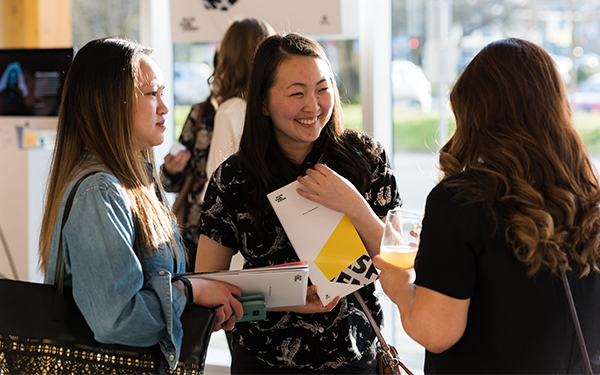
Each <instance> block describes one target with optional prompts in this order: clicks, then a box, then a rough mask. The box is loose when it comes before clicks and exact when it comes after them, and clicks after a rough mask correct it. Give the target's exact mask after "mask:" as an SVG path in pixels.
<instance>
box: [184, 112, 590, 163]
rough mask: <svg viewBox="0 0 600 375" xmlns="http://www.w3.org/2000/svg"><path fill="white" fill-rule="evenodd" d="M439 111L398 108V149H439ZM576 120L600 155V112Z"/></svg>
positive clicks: (353, 124)
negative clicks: (427, 111) (425, 111)
mask: <svg viewBox="0 0 600 375" xmlns="http://www.w3.org/2000/svg"><path fill="white" fill-rule="evenodd" d="M190 108H191V106H189V105H188V106H176V107H175V112H174V119H175V139H178V138H179V134H180V133H181V128H182V127H183V123H184V122H185V120H186V118H187V115H188V113H189V111H190ZM343 109H344V125H345V126H346V127H347V128H349V129H355V130H360V129H362V108H361V106H360V104H345V105H344V107H343ZM438 118H439V112H437V111H431V112H429V113H422V112H420V111H419V110H415V109H412V108H396V109H394V113H393V121H394V149H395V151H411V152H428V151H430V150H437V149H438V148H439V145H438V141H437V136H438ZM573 123H574V124H575V127H576V128H577V130H578V131H579V133H580V134H581V137H582V139H583V141H584V143H585V145H586V147H587V148H588V151H589V152H590V154H593V155H600V113H598V112H576V113H575V114H574V116H573ZM454 129H456V122H455V120H454V117H453V116H452V115H449V116H448V133H449V134H452V132H453V131H454Z"/></svg>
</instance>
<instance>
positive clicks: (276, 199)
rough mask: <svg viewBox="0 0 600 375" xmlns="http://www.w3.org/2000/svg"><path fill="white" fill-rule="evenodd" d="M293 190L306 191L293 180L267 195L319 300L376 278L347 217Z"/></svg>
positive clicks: (331, 297)
mask: <svg viewBox="0 0 600 375" xmlns="http://www.w3.org/2000/svg"><path fill="white" fill-rule="evenodd" d="M296 189H304V190H307V191H308V189H306V188H305V187H303V186H302V185H300V183H299V182H298V181H294V182H292V183H291V184H289V185H286V186H284V187H282V188H281V189H278V190H276V191H274V192H272V193H270V194H268V195H267V197H268V198H269V201H270V202H271V205H272V206H273V209H274V210H275V213H276V214H277V217H278V218H279V221H280V222H281V225H282V226H283V229H284V230H285V233H286V234H287V236H288V238H289V239H290V242H291V243H292V246H293V247H294V249H295V250H296V253H297V254H298V257H299V258H300V259H301V260H303V261H307V262H308V268H309V276H310V281H311V282H312V283H313V284H315V285H316V286H317V294H318V296H319V299H320V300H321V303H323V304H324V305H326V304H328V303H329V302H331V301H332V300H333V299H334V298H335V297H336V296H340V297H343V296H345V295H348V294H350V293H352V292H353V291H355V290H357V289H359V288H361V287H363V286H364V285H366V284H370V283H372V282H374V281H375V280H377V277H378V274H377V270H376V268H375V266H374V265H373V262H372V261H371V257H370V256H369V254H368V253H367V250H366V248H365V246H364V244H363V242H362V240H361V239H360V236H359V235H358V232H357V231H356V228H354V225H352V222H351V221H350V219H348V217H347V216H346V215H344V214H343V213H341V212H337V211H333V210H331V209H329V208H327V207H325V206H323V205H320V204H318V203H315V202H312V201H310V200H308V199H306V198H303V197H302V196H300V194H298V192H297V191H296Z"/></svg>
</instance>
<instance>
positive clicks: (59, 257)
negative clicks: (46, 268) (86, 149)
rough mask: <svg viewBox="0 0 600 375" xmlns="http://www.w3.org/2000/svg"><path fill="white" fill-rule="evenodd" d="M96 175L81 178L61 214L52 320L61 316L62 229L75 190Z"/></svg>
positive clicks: (63, 270)
mask: <svg viewBox="0 0 600 375" xmlns="http://www.w3.org/2000/svg"><path fill="white" fill-rule="evenodd" d="M96 173H98V171H95V172H90V173H88V174H86V175H84V176H83V177H81V178H80V179H79V180H78V181H77V182H76V183H75V185H73V188H72V189H71V192H70V193H69V197H68V198H67V202H66V203H65V210H64V212H63V217H62V222H61V224H60V233H59V240H58V254H57V256H56V268H55V272H54V285H55V286H56V295H57V298H56V299H55V302H54V320H60V317H61V315H62V305H63V304H62V298H63V293H64V284H65V254H64V252H63V245H62V237H63V229H64V228H65V224H66V223H67V219H68V217H69V213H70V212H71V206H72V205H73V200H74V199H75V193H77V189H78V188H79V185H81V183H82V182H83V180H85V179H86V178H88V177H89V176H91V175H93V174H96Z"/></svg>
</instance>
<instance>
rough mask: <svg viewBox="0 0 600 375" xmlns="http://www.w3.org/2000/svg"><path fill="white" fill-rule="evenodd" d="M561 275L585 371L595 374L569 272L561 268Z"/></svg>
mask: <svg viewBox="0 0 600 375" xmlns="http://www.w3.org/2000/svg"><path fill="white" fill-rule="evenodd" d="M560 276H561V278H562V281H563V285H564V287H565V292H566V293H567V300H568V301H569V308H570V310H571V317H572V318H573V324H574V325H575V331H576V332H577V340H578V341H579V349H580V350H581V355H582V356H583V361H584V363H585V371H586V374H590V375H591V374H593V371H592V364H591V363H590V356H589V354H588V352H587V348H586V346H585V339H584V338H583V332H582V330H581V324H579V318H578V317H577V309H576V308H575V302H574V301H573V293H572V292H571V287H570V286H569V279H567V274H566V272H565V269H564V267H561V268H560Z"/></svg>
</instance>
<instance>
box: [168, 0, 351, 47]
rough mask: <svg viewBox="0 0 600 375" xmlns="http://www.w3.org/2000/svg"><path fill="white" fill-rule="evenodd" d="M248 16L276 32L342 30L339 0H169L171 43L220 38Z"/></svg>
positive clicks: (312, 32) (313, 32)
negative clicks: (236, 22)
mask: <svg viewBox="0 0 600 375" xmlns="http://www.w3.org/2000/svg"><path fill="white" fill-rule="evenodd" d="M247 17H254V18H261V19H263V20H265V21H267V22H268V23H269V24H271V26H273V28H274V29H275V31H277V32H279V33H288V32H297V33H301V34H304V35H323V34H338V33H340V32H341V20H340V18H341V17H340V0H171V33H172V35H171V36H172V39H173V43H179V42H209V41H219V40H220V39H221V38H222V37H223V34H224V33H225V31H226V30H227V28H228V27H229V25H230V24H231V23H232V22H233V21H235V20H238V19H242V18H247Z"/></svg>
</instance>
